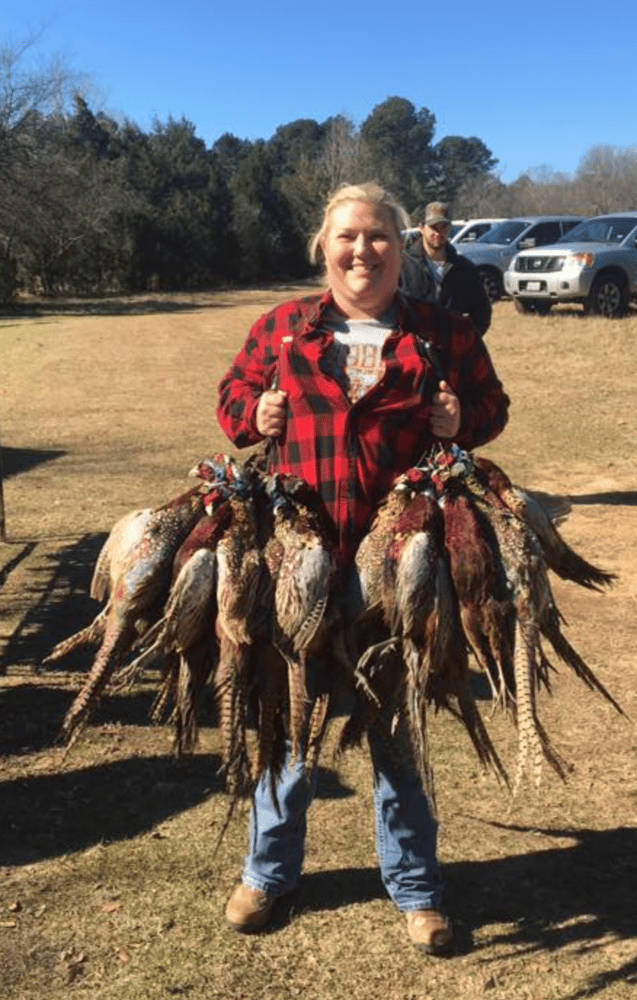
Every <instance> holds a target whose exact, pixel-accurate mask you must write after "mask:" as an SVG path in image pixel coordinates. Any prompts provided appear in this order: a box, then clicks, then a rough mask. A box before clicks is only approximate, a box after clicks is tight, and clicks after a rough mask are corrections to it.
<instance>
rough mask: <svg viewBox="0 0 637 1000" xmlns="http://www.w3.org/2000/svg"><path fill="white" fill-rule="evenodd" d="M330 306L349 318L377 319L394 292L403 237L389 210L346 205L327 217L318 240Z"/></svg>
mask: <svg viewBox="0 0 637 1000" xmlns="http://www.w3.org/2000/svg"><path fill="white" fill-rule="evenodd" d="M321 248H322V250H323V255H324V257H325V263H326V267H327V277H328V281H329V285H330V288H331V290H332V294H333V296H334V301H335V303H336V305H337V306H338V308H339V309H340V310H341V312H343V313H344V314H345V315H346V316H348V317H349V318H350V319H364V318H378V317H379V316H382V315H383V314H384V313H385V312H387V309H388V308H389V306H390V305H391V302H392V300H393V298H394V295H395V294H396V290H397V288H398V280H399V277H400V267H401V249H402V237H401V235H400V233H399V232H398V230H397V229H396V226H395V223H394V220H393V217H392V213H391V210H390V209H388V208H387V206H385V205H375V204H374V203H373V202H367V201H346V202H343V204H341V205H337V206H336V208H334V210H333V211H332V213H331V216H330V220H329V226H328V229H327V232H326V234H325V236H324V238H323V240H322V241H321Z"/></svg>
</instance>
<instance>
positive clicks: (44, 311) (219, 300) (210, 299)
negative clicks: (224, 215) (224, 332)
mask: <svg viewBox="0 0 637 1000" xmlns="http://www.w3.org/2000/svg"><path fill="white" fill-rule="evenodd" d="M303 286H307V289H308V291H307V294H312V293H313V292H314V291H316V289H317V288H318V285H317V280H316V278H312V277H309V278H298V279H296V278H290V279H289V280H287V281H286V280H282V281H278V282H273V283H272V284H271V285H258V286H256V287H255V286H252V285H250V286H246V287H243V286H240V285H236V286H224V287H220V288H211V289H208V290H203V289H201V290H198V291H184V292H179V291H175V292H169V291H167V292H163V293H162V292H160V293H152V292H148V293H144V292H137V293H134V292H133V293H131V294H130V295H125V294H105V295H101V296H83V297H82V296H73V297H69V298H63V297H60V298H51V299H35V298H34V299H30V300H29V301H23V302H14V303H11V304H10V305H3V306H2V309H0V320H6V321H9V322H10V321H12V320H13V321H15V320H20V319H25V320H26V319H28V320H37V319H41V320H44V321H45V322H46V318H47V317H49V316H52V317H56V316H134V315H144V314H151V313H177V312H197V311H199V310H202V309H226V308H228V307H230V306H232V307H234V306H236V301H235V299H234V298H227V299H225V298H224V296H234V295H236V294H237V293H239V292H247V293H249V294H250V304H251V305H255V304H256V305H258V303H259V300H258V299H255V298H254V294H255V293H258V292H262V293H263V297H264V303H265V304H267V305H268V307H269V303H270V302H271V300H272V295H277V296H279V295H280V296H281V299H282V300H283V299H284V298H289V297H290V295H294V296H295V297H296V296H297V295H298V292H299V288H300V287H303Z"/></svg>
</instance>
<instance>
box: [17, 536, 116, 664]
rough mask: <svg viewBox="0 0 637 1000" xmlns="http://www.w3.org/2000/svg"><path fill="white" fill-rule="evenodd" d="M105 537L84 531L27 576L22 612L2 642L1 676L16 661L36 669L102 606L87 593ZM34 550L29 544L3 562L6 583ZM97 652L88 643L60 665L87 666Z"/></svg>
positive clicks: (45, 558) (47, 555)
mask: <svg viewBox="0 0 637 1000" xmlns="http://www.w3.org/2000/svg"><path fill="white" fill-rule="evenodd" d="M105 539H106V535H105V534H96V535H84V536H82V537H81V538H80V539H79V540H74V541H73V542H72V543H70V544H68V545H64V546H63V547H62V548H61V549H59V550H57V551H55V552H51V553H47V554H46V555H45V557H44V565H43V566H41V567H38V568H37V570H35V571H34V572H33V573H30V574H29V583H28V585H27V586H26V587H24V588H22V589H21V590H20V594H19V602H20V608H21V609H23V611H22V614H21V617H20V621H19V624H18V625H17V626H16V627H14V628H13V631H12V633H11V635H10V636H9V638H8V640H7V642H6V644H5V646H4V651H3V655H2V657H1V658H0V674H2V672H3V669H5V670H6V667H8V666H11V665H14V664H30V665H32V666H35V667H36V668H37V667H38V666H39V664H40V663H41V662H42V660H43V659H44V657H45V656H47V654H48V653H50V652H51V650H52V649H53V647H54V646H55V645H56V644H57V643H58V642H61V640H62V639H66V638H67V637H68V636H70V635H72V634H73V633H75V632H76V631H78V630H79V629H81V628H83V627H84V626H85V625H88V624H89V623H90V622H91V621H92V620H93V618H94V617H95V615H96V614H97V613H98V611H99V610H100V605H99V604H98V603H97V601H94V600H93V599H92V598H91V597H90V596H89V588H90V584H91V577H92V575H93V568H94V566H95V562H96V560H97V556H98V554H99V551H100V549H101V547H102V545H103V543H104V541H105ZM34 548H35V546H34V545H31V544H29V545H26V546H25V549H24V551H23V552H22V553H20V554H19V555H18V556H16V557H15V558H14V560H12V562H11V563H10V564H7V566H5V568H4V570H3V577H2V582H3V584H6V583H7V581H8V580H9V577H10V573H11V571H12V570H13V569H14V568H16V567H17V565H18V564H19V563H20V562H22V561H23V559H25V558H27V557H28V556H30V555H31V553H32V552H33V551H34ZM36 554H37V553H36ZM94 652H95V649H94V648H93V649H92V650H91V649H89V648H87V647H85V648H84V649H82V650H79V651H77V652H74V653H72V654H70V655H69V656H67V657H65V659H64V660H63V661H60V663H61V664H63V666H64V669H65V670H74V669H83V670H86V669H88V667H89V666H90V664H91V662H92V658H93V654H94Z"/></svg>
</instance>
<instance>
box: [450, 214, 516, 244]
mask: <svg viewBox="0 0 637 1000" xmlns="http://www.w3.org/2000/svg"><path fill="white" fill-rule="evenodd" d="M504 221H505V220H504V219H469V221H468V222H464V223H462V224H461V225H458V226H457V227H456V224H454V225H452V226H451V235H450V237H449V242H450V243H475V241H476V240H479V239H480V237H481V236H484V234H485V233H488V232H489V230H490V229H492V228H493V226H495V224H496V222H504ZM454 230H455V231H454Z"/></svg>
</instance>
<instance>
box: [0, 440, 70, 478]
mask: <svg viewBox="0 0 637 1000" xmlns="http://www.w3.org/2000/svg"><path fill="white" fill-rule="evenodd" d="M66 454H67V453H66V452H65V451H63V450H61V449H54V448H7V447H6V446H4V447H3V448H2V475H3V477H4V479H9V478H10V477H11V476H16V475H17V474H18V473H19V472H28V471H29V470H30V469H35V468H36V467H37V466H38V465H42V464H43V463H44V462H53V461H54V460H55V459H56V458H60V456H61V455H66Z"/></svg>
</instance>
